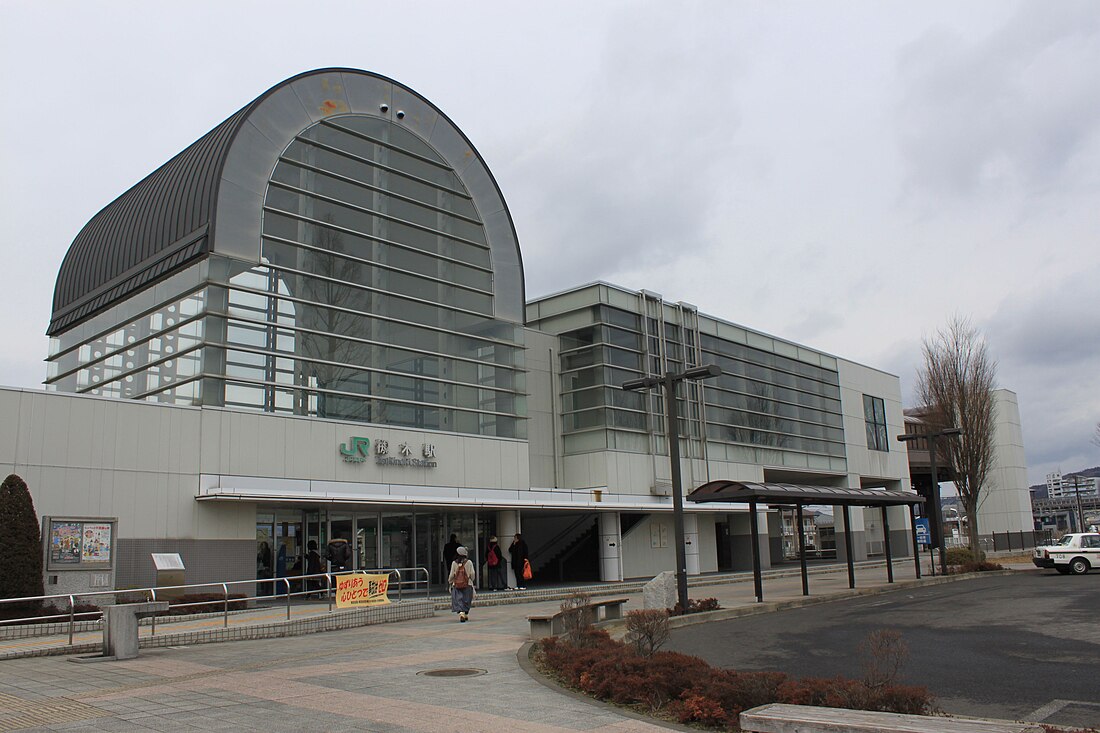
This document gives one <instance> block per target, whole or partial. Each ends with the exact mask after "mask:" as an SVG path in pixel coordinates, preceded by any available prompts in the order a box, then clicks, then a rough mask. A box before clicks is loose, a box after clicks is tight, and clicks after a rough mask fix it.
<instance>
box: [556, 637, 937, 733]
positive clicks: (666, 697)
mask: <svg viewBox="0 0 1100 733" xmlns="http://www.w3.org/2000/svg"><path fill="white" fill-rule="evenodd" d="M536 649H537V653H536V663H537V664H538V665H539V666H540V667H541V668H542V669H543V671H544V672H546V673H547V674H549V675H550V676H552V677H554V678H556V679H557V680H559V681H560V682H561V683H562V684H564V685H566V686H568V687H571V688H573V689H576V690H580V691H581V692H584V693H586V694H588V695H591V696H592V697H595V698H597V699H599V700H607V701H610V702H613V703H617V704H619V705H626V706H630V707H635V708H638V709H641V710H642V711H644V712H646V713H649V714H654V715H657V716H659V717H662V718H667V719H672V720H676V721H678V722H680V723H695V724H699V725H702V726H706V727H713V728H725V729H733V730H737V720H738V715H740V713H741V712H742V711H743V710H748V709H749V708H753V707H756V706H758V705H766V704H768V703H790V704H796V705H817V706H824V707H842V708H850V709H855V710H879V711H885V712H894V713H907V714H915V715H927V714H930V713H932V712H933V698H932V695H931V694H930V693H929V692H928V690H927V689H926V688H924V687H914V686H908V685H882V686H879V687H872V686H868V685H867V684H865V683H863V682H860V681H857V680H849V679H844V678H841V677H836V678H832V679H825V678H802V679H797V678H794V677H790V676H789V675H787V674H784V673H782V672H738V671H735V670H728V669H716V668H714V667H711V666H710V665H709V664H707V663H706V662H705V661H703V660H702V659H699V658H698V657H692V656H689V655H686V654H680V653H678V652H655V653H654V654H652V655H651V656H649V657H644V656H641V655H639V654H638V653H636V652H635V651H634V650H633V649H632V648H631V647H629V646H627V645H626V644H623V643H621V642H617V641H614V640H612V639H611V637H610V636H608V634H607V632H605V631H602V630H595V629H590V630H588V631H587V632H585V633H584V635H583V636H582V637H580V638H579V639H578V641H577V643H575V644H568V643H566V642H564V641H563V640H562V639H560V638H558V637H549V638H546V639H542V640H541V641H540V642H539V643H538V646H537V647H536Z"/></svg>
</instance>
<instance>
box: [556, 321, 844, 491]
mask: <svg viewBox="0 0 1100 733" xmlns="http://www.w3.org/2000/svg"><path fill="white" fill-rule="evenodd" d="M591 314H592V319H593V321H594V323H593V324H592V325H589V326H586V327H584V328H581V329H576V330H573V331H570V332H568V333H564V334H562V336H561V339H562V340H561V344H562V351H561V368H562V374H561V388H562V407H563V416H562V420H563V426H562V428H563V432H564V434H565V447H566V451H567V452H571V453H579V452H585V451H591V450H606V449H612V450H628V451H637V452H645V451H647V450H649V449H650V442H649V439H648V437H647V433H651V434H655V435H657V436H658V437H659V438H660V439H659V440H658V441H657V442H656V444H655V446H656V447H655V450H656V452H658V453H667V446H666V445H665V442H664V440H663V438H664V433H665V419H664V412H663V410H664V407H663V400H662V399H660V394H659V393H658V392H656V391H655V392H654V393H653V394H652V395H647V394H646V393H643V392H627V391H624V390H622V389H621V388H620V386H619V385H621V384H622V383H623V382H624V381H626V380H628V379H635V378H637V377H639V376H642V375H657V374H661V373H663V372H664V371H666V370H680V369H683V368H685V365H686V366H693V365H696V364H712V363H713V364H718V365H719V366H720V367H721V368H722V372H723V374H722V376H720V377H718V378H716V379H708V380H707V382H706V385H705V388H704V390H703V395H704V399H705V401H704V402H703V403H702V407H703V414H702V415H699V414H698V410H697V409H696V405H697V402H696V400H690V402H691V404H690V405H689V406H688V408H687V409H686V410H685V411H684V414H681V426H680V430H681V434H682V435H696V434H698V433H699V432H700V431H701V430H702V429H703V427H702V426H703V425H705V432H706V437H707V440H708V444H709V445H710V448H709V449H708V451H714V450H717V451H718V454H717V455H714V454H713V453H711V457H713V458H718V459H720V460H723V459H725V460H737V461H750V462H765V463H776V464H779V465H789V466H799V467H807V466H808V467H811V468H831V469H842V468H843V467H844V455H845V453H844V430H843V417H842V412H841V404H840V381H839V376H838V374H837V372H836V371H835V370H832V369H826V368H824V367H820V366H816V365H813V364H807V363H805V362H801V361H798V360H796V359H792V358H789V357H785V356H781V355H779V354H774V353H771V352H768V351H765V350H763V349H758V348H754V347H751V346H748V345H745V344H741V343H735V342H732V341H728V340H725V339H721V338H718V337H715V336H711V335H709V334H697V332H696V331H695V330H694V329H692V328H683V327H681V325H679V324H676V323H669V322H667V321H666V322H664V323H660V322H658V321H657V320H656V319H654V318H648V317H647V318H645V319H643V317H642V316H640V315H638V314H635V313H629V312H627V311H623V310H619V309H617V308H612V307H609V306H606V305H598V306H593V307H592V309H591ZM681 389H684V387H683V386H681ZM687 389H691V390H693V392H695V390H698V386H695V385H692V386H688V387H687ZM696 395H697V392H696ZM693 396H694V395H693ZM681 398H682V399H683V398H684V395H683V394H682V393H681ZM647 399H648V400H650V402H649V404H648V405H647V402H646V401H647ZM696 399H697V398H696ZM693 410H694V411H693Z"/></svg>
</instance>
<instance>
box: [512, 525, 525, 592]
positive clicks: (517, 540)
mask: <svg viewBox="0 0 1100 733" xmlns="http://www.w3.org/2000/svg"><path fill="white" fill-rule="evenodd" d="M508 555H509V557H511V558H512V572H514V573H515V574H516V588H518V589H520V590H527V583H528V582H529V581H527V580H524V578H523V565H524V563H526V562H527V560H528V554H527V543H526V542H524V541H523V538H522V537H520V534H519V532H516V536H515V537H513V538H512V544H510V545H508Z"/></svg>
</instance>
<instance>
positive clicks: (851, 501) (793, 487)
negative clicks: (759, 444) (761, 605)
mask: <svg viewBox="0 0 1100 733" xmlns="http://www.w3.org/2000/svg"><path fill="white" fill-rule="evenodd" d="M687 499H688V501H691V502H695V503H696V504H703V503H706V502H711V501H720V502H745V503H747V504H748V505H749V512H750V513H751V514H752V516H753V519H752V521H750V522H749V525H750V527H751V531H752V544H751V547H752V574H753V584H754V585H755V586H756V600H757V601H758V602H762V601H763V600H764V586H763V580H762V578H761V572H760V565H761V563H760V537H759V528H758V527H757V522H756V519H755V516H756V506H757V504H760V503H763V504H769V505H772V506H777V505H778V506H794V507H795V510H796V512H797V517H796V520H795V526H796V529H797V532H798V557H799V565H800V566H801V570H802V594H803V595H807V596H808V595H809V594H810V585H809V578H808V572H807V570H806V538H805V536H804V531H803V526H802V522H803V517H802V507H803V506H805V505H807V504H824V505H832V506H839V507H842V509H843V512H842V515H843V517H844V547H845V557H846V560H847V565H848V586H849V587H850V588H855V587H856V578H855V567H854V565H853V562H852V555H853V551H852V529H851V518H850V517H849V516H848V515H849V510H848V508H849V507H852V506H868V507H878V508H879V509H880V510H881V511H882V525H883V540H884V541H883V547H884V548H885V554H886V575H887V578H889V582H891V583H893V582H894V565H893V562H894V559H893V555H892V553H891V547H890V544H891V542H892V538H891V536H890V519H889V516H888V515H887V513H886V509H887V507H891V506H908V507H909V522H910V530H911V531H912V533H913V562H914V568H915V570H916V575H917V577H918V578H919V577H920V558H919V555H918V551H917V550H918V548H917V541H916V534H917V532H916V516H915V513H914V508H915V507H916V506H917V505H918V504H923V503H924V497H922V496H920V495H919V494H917V493H916V492H913V491H896V490H892V489H845V488H835V487H832V486H810V485H804V484H770V483H754V482H751V481H724V480H723V481H708V482H707V483H705V484H703V485H702V486H700V487H699V488H697V489H695V490H694V491H692V492H691V493H690V494H688V495H687Z"/></svg>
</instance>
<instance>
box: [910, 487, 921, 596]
mask: <svg viewBox="0 0 1100 733" xmlns="http://www.w3.org/2000/svg"><path fill="white" fill-rule="evenodd" d="M909 531H910V532H912V533H913V568H914V569H915V570H916V571H917V580H920V545H918V544H917V512H916V508H915V507H914V505H912V504H910V505H909Z"/></svg>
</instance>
